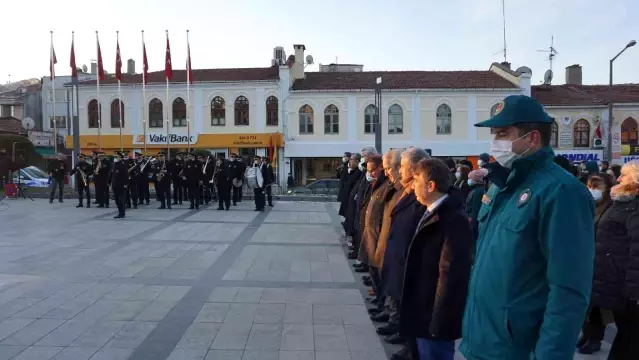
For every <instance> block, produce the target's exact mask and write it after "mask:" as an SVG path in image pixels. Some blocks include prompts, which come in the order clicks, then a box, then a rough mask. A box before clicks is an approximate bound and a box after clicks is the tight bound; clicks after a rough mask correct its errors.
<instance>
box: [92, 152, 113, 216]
mask: <svg viewBox="0 0 639 360" xmlns="http://www.w3.org/2000/svg"><path fill="white" fill-rule="evenodd" d="M97 156H98V161H97V163H96V164H95V166H94V168H93V174H94V175H93V184H94V186H95V198H96V199H97V200H98V207H99V208H103V207H107V208H108V207H109V181H110V180H111V179H110V176H111V162H110V161H109V160H108V159H107V158H105V157H104V153H103V152H98V153H97Z"/></svg>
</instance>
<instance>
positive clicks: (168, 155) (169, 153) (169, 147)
mask: <svg viewBox="0 0 639 360" xmlns="http://www.w3.org/2000/svg"><path fill="white" fill-rule="evenodd" d="M166 41H167V42H168V41H169V30H166ZM165 56H166V54H165ZM164 66H165V67H166V64H164ZM164 77H165V78H166V156H167V158H170V157H171V144H170V141H171V140H170V138H169V127H170V122H169V115H170V114H171V112H170V111H169V108H170V107H171V106H170V103H169V77H168V76H166V74H164Z"/></svg>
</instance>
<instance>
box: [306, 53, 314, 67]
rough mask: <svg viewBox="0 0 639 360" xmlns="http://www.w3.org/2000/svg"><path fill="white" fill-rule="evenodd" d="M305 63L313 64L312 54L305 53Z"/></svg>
mask: <svg viewBox="0 0 639 360" xmlns="http://www.w3.org/2000/svg"><path fill="white" fill-rule="evenodd" d="M306 64H307V65H313V55H306Z"/></svg>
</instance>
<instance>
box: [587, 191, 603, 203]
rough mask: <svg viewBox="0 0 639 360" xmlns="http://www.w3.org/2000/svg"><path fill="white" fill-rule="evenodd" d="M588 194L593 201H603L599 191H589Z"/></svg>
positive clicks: (601, 193)
mask: <svg viewBox="0 0 639 360" xmlns="http://www.w3.org/2000/svg"><path fill="white" fill-rule="evenodd" d="M590 194H591V195H592V197H593V199H595V201H599V200H601V199H603V192H602V191H601V190H599V189H590Z"/></svg>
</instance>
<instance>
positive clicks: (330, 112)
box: [324, 104, 339, 135]
mask: <svg viewBox="0 0 639 360" xmlns="http://www.w3.org/2000/svg"><path fill="white" fill-rule="evenodd" d="M324 134H334V135H335V134H339V109H338V108H337V106H335V105H333V104H331V105H328V106H327V107H326V108H325V109H324Z"/></svg>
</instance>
